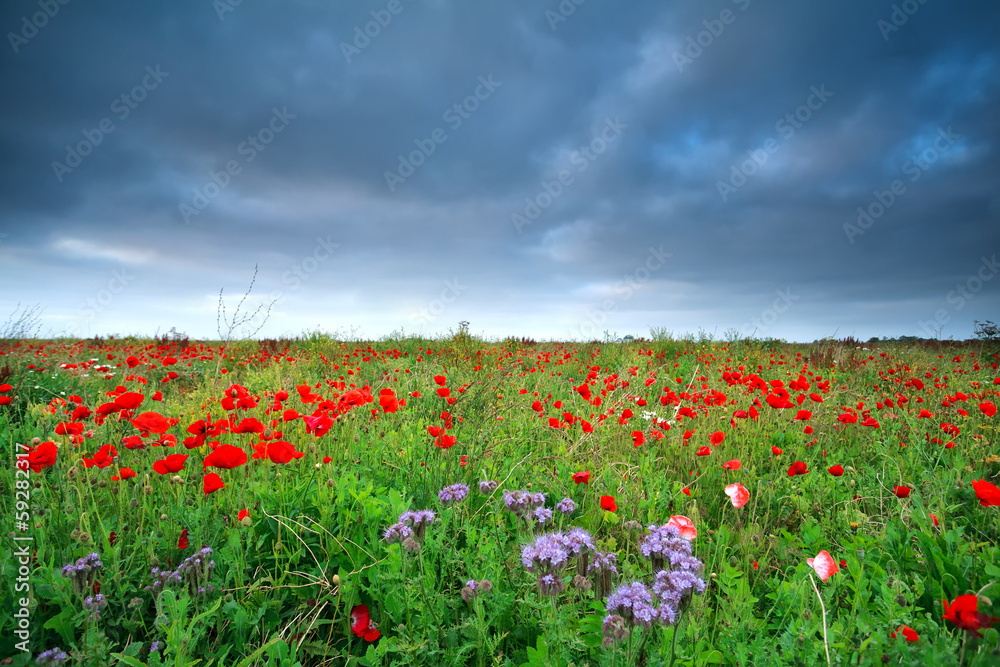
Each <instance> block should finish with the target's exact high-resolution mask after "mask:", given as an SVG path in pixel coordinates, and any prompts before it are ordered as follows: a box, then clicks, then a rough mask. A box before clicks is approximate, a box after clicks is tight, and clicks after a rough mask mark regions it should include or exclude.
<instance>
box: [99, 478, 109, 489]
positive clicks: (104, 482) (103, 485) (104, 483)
mask: <svg viewBox="0 0 1000 667" xmlns="http://www.w3.org/2000/svg"><path fill="white" fill-rule="evenodd" d="M107 485H108V481H107V480H105V479H102V480H101V481H99V482H98V483H97V486H98V487H100V488H102V489H103V488H104V487H106V486H107Z"/></svg>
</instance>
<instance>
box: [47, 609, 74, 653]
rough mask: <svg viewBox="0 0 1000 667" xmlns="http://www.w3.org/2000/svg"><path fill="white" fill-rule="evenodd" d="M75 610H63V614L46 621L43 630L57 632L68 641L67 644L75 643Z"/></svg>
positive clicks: (60, 613)
mask: <svg viewBox="0 0 1000 667" xmlns="http://www.w3.org/2000/svg"><path fill="white" fill-rule="evenodd" d="M72 619H73V610H72V609H70V608H69V607H67V608H65V609H63V610H62V611H61V612H59V613H58V614H56V615H55V616H53V617H52V618H50V619H49V620H47V621H45V625H43V626H42V627H43V628H46V629H48V630H55V631H56V632H58V633H59V634H60V636H62V638H63V639H64V640H66V643H67V644H72V643H73V622H72Z"/></svg>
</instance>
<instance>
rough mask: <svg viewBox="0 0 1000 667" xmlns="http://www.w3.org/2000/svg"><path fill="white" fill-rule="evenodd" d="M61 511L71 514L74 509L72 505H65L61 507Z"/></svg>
mask: <svg viewBox="0 0 1000 667" xmlns="http://www.w3.org/2000/svg"><path fill="white" fill-rule="evenodd" d="M63 511H64V512H66V514H72V513H73V511H74V510H73V506H72V505H66V507H65V508H63Z"/></svg>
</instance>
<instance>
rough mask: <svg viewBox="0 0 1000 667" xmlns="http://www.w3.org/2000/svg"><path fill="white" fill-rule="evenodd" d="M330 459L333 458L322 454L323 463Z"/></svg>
mask: <svg viewBox="0 0 1000 667" xmlns="http://www.w3.org/2000/svg"><path fill="white" fill-rule="evenodd" d="M332 460H333V459H331V458H330V457H329V456H324V457H323V463H329V462H330V461H332Z"/></svg>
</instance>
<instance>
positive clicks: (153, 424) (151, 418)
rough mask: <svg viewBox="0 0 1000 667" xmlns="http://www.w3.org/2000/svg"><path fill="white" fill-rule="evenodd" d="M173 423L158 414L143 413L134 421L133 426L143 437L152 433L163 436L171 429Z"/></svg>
mask: <svg viewBox="0 0 1000 667" xmlns="http://www.w3.org/2000/svg"><path fill="white" fill-rule="evenodd" d="M172 424H173V422H172V421H171V420H170V419H167V418H166V417H164V416H163V415H161V414H160V413H158V412H143V413H142V414H141V415H139V416H138V417H136V418H135V419H133V420H132V425H133V426H135V427H136V428H137V429H139V433H140V434H142V436H143V437H146V436H148V435H149V434H150V433H157V434H163V433H166V432H167V429H169V428H170V427H171V425H172Z"/></svg>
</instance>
